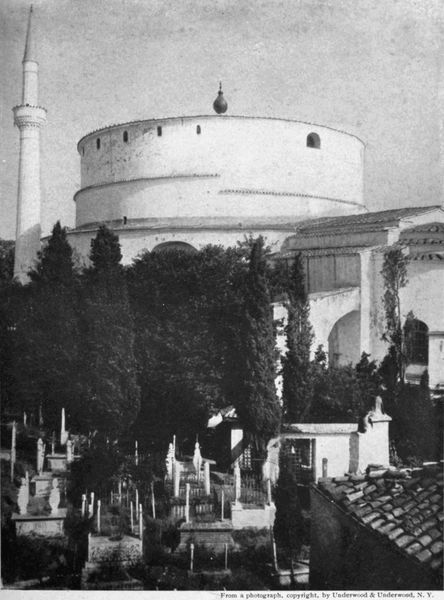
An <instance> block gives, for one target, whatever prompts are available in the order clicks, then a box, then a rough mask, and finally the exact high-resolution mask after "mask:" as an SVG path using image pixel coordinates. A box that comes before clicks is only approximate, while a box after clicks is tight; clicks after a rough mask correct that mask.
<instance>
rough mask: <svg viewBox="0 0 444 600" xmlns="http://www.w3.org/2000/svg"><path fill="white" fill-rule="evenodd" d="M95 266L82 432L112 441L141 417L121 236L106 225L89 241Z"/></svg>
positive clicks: (85, 306) (88, 293) (89, 287)
mask: <svg viewBox="0 0 444 600" xmlns="http://www.w3.org/2000/svg"><path fill="white" fill-rule="evenodd" d="M90 258H91V262H92V266H91V267H90V268H88V269H87V270H86V272H85V274H84V279H83V297H82V315H81V323H80V326H81V334H82V380H81V382H82V415H83V420H82V429H83V430H95V429H96V430H98V431H100V432H101V433H102V434H106V435H109V436H110V437H111V438H112V439H114V438H115V437H117V436H119V435H121V434H122V433H123V432H125V431H126V430H127V429H128V427H129V426H130V425H131V424H132V423H133V422H134V421H135V419H136V418H137V416H138V413H139V406H140V404H139V394H140V392H139V387H138V384H137V380H136V379H137V370H136V361H135V356H134V322H133V318H132V314H131V310H130V306H129V300H128V292H127V286H126V279H125V274H124V271H123V269H122V267H121V265H120V259H121V252H120V245H119V241H118V237H117V236H116V235H115V234H114V233H113V232H112V231H110V230H109V229H107V228H106V227H105V226H102V227H100V228H99V230H98V232H97V235H96V237H95V239H93V240H92V241H91V253H90Z"/></svg>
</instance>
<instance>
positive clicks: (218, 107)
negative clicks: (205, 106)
mask: <svg viewBox="0 0 444 600" xmlns="http://www.w3.org/2000/svg"><path fill="white" fill-rule="evenodd" d="M213 108H214V110H215V111H216V112H217V114H218V115H221V114H222V113H225V112H227V108H228V104H227V101H226V100H225V98H224V93H223V91H222V81H219V91H218V93H217V98H216V100H215V101H214V102H213Z"/></svg>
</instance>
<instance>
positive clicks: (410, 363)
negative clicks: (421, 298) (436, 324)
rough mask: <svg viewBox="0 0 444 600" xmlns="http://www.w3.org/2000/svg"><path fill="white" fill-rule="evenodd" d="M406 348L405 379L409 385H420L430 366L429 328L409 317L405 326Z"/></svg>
mask: <svg viewBox="0 0 444 600" xmlns="http://www.w3.org/2000/svg"><path fill="white" fill-rule="evenodd" d="M404 344H405V345H404V348H405V357H406V371H405V378H406V380H407V381H408V382H409V383H420V382H421V377H422V376H423V374H424V372H425V371H426V370H427V367H428V365H429V328H428V327H427V325H426V324H425V323H424V322H423V321H420V320H419V319H415V318H413V317H408V318H407V320H406V322H405V325H404Z"/></svg>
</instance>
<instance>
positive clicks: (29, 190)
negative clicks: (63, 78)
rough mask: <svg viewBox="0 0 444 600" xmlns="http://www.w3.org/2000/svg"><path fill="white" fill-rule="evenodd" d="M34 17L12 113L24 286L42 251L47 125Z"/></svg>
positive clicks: (18, 268)
mask: <svg viewBox="0 0 444 600" xmlns="http://www.w3.org/2000/svg"><path fill="white" fill-rule="evenodd" d="M31 16H32V7H31V10H30V14H29V22H28V31H27V34H26V47H25V55H24V58H23V63H22V64H23V90H22V104H21V105H20V106H16V107H15V108H14V109H13V112H14V124H15V125H17V127H18V129H19V131H20V157H19V171H18V191H17V229H16V243H15V260H14V277H15V278H17V279H18V280H19V281H20V282H21V283H27V282H28V280H29V277H28V271H29V270H30V269H31V268H32V267H33V266H34V262H35V260H36V258H37V252H38V251H39V249H40V234H41V226H40V205H41V191H40V127H41V126H42V125H44V123H45V122H46V110H45V109H44V108H41V107H40V106H38V83H39V82H38V71H39V66H38V63H37V61H36V60H35V57H34V54H33V52H34V50H33V45H32V21H31Z"/></svg>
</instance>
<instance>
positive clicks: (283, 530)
mask: <svg viewBox="0 0 444 600" xmlns="http://www.w3.org/2000/svg"><path fill="white" fill-rule="evenodd" d="M274 499H275V503H276V518H275V521H274V536H275V539H276V542H277V544H278V545H279V546H280V547H281V548H283V549H284V550H285V551H286V553H287V555H288V557H289V559H290V569H291V575H292V580H293V581H292V583H293V585H294V582H295V580H294V567H293V561H294V560H295V558H296V557H297V553H298V552H299V551H300V549H301V546H302V544H303V541H304V519H303V515H302V508H301V504H300V501H299V492H298V485H297V479H296V475H295V474H294V473H293V471H291V469H290V468H289V467H288V465H287V464H286V461H285V460H282V459H281V460H280V470H279V479H278V481H277V485H276V489H275V493H274Z"/></svg>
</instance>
